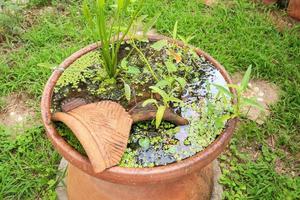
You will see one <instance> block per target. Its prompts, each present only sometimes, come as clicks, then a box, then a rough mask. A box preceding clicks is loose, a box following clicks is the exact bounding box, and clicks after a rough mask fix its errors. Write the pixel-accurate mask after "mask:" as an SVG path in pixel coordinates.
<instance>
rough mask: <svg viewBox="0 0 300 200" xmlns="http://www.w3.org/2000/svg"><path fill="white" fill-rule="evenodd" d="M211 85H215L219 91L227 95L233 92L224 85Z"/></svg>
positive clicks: (231, 95)
mask: <svg viewBox="0 0 300 200" xmlns="http://www.w3.org/2000/svg"><path fill="white" fill-rule="evenodd" d="M213 86H215V87H216V88H217V89H218V91H219V92H220V93H222V94H226V95H227V96H229V97H233V94H232V93H231V92H230V91H229V90H228V89H227V88H225V87H224V86H222V85H218V84H213Z"/></svg>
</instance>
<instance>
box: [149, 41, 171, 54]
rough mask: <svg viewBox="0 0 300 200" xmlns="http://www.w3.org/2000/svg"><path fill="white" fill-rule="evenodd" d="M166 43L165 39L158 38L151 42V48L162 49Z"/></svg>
mask: <svg viewBox="0 0 300 200" xmlns="http://www.w3.org/2000/svg"><path fill="white" fill-rule="evenodd" d="M167 44H168V41H167V40H159V41H157V42H155V43H154V44H152V45H151V47H152V48H153V49H155V50H156V51H160V50H162V48H164V47H165V46H167Z"/></svg>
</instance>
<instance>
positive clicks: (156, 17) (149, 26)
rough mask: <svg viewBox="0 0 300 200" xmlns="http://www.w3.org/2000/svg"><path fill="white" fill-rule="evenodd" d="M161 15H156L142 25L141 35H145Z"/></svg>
mask: <svg viewBox="0 0 300 200" xmlns="http://www.w3.org/2000/svg"><path fill="white" fill-rule="evenodd" d="M160 15H161V13H157V14H156V15H155V16H154V17H153V18H151V19H150V20H149V22H147V23H146V24H145V25H144V28H143V35H146V34H147V33H148V32H149V31H150V30H151V28H152V27H153V26H154V25H155V23H156V21H157V20H158V18H159V17H160Z"/></svg>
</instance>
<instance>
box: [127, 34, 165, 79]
mask: <svg viewBox="0 0 300 200" xmlns="http://www.w3.org/2000/svg"><path fill="white" fill-rule="evenodd" d="M131 42H132V47H133V48H134V49H135V50H136V51H137V52H138V53H139V54H140V56H141V57H142V59H143V60H144V62H145V63H146V66H147V68H148V70H149V71H150V73H151V75H152V76H153V78H154V79H155V80H156V81H157V82H158V81H159V79H158V78H157V76H156V75H155V72H154V71H153V69H152V67H151V65H150V63H149V61H148V60H147V58H146V57H145V55H144V54H143V52H142V51H141V50H140V49H139V48H138V47H137V46H136V44H135V42H134V40H131Z"/></svg>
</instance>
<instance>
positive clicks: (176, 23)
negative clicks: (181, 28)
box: [172, 21, 178, 40]
mask: <svg viewBox="0 0 300 200" xmlns="http://www.w3.org/2000/svg"><path fill="white" fill-rule="evenodd" d="M177 27H178V21H176V22H175V25H174V28H173V34H172V36H173V39H174V40H176V38H177Z"/></svg>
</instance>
